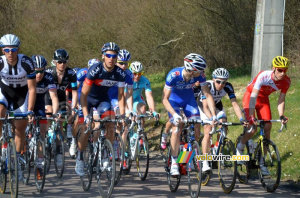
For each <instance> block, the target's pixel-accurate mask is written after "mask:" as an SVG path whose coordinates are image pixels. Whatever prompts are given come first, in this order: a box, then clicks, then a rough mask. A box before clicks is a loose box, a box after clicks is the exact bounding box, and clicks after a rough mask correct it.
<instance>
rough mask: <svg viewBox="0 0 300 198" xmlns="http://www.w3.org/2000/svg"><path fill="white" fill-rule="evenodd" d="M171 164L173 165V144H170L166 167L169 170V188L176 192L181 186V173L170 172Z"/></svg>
mask: <svg viewBox="0 0 300 198" xmlns="http://www.w3.org/2000/svg"><path fill="white" fill-rule="evenodd" d="M171 165H172V157H171V144H169V148H168V154H167V161H166V166H165V169H166V172H167V179H168V185H169V188H170V190H171V192H176V191H177V189H178V187H179V184H180V179H181V175H180V174H179V175H178V176H172V175H171V173H170V171H171Z"/></svg>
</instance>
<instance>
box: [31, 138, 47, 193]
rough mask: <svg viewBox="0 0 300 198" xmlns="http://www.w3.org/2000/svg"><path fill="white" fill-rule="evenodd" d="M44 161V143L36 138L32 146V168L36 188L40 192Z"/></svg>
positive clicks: (43, 175) (44, 173)
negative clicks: (33, 146)
mask: <svg viewBox="0 0 300 198" xmlns="http://www.w3.org/2000/svg"><path fill="white" fill-rule="evenodd" d="M39 149H40V151H39ZM40 152H41V153H40ZM39 154H40V155H39ZM39 156H42V157H39ZM46 163H47V162H46V151H45V143H44V141H43V140H42V139H41V138H38V139H37V142H36V145H35V148H34V169H33V170H34V178H35V185H36V189H37V190H38V192H40V193H41V192H42V191H43V189H44V185H45V178H46V168H47V167H46Z"/></svg>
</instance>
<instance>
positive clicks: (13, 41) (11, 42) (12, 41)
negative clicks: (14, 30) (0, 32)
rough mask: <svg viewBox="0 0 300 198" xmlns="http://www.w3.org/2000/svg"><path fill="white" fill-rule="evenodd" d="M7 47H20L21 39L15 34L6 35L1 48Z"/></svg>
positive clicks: (0, 44) (0, 45)
mask: <svg viewBox="0 0 300 198" xmlns="http://www.w3.org/2000/svg"><path fill="white" fill-rule="evenodd" d="M5 46H15V47H19V46H20V39H19V38H18V37H17V36H16V35H14V34H5V35H4V36H2V37H1V39H0V47H5Z"/></svg>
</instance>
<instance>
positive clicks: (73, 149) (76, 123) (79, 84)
mask: <svg viewBox="0 0 300 198" xmlns="http://www.w3.org/2000/svg"><path fill="white" fill-rule="evenodd" d="M99 62H100V61H99V60H98V59H95V58H93V59H90V60H89V61H88V68H90V67H91V66H92V65H94V64H97V63H99ZM88 68H82V69H79V70H77V72H76V77H77V88H78V90H77V91H78V105H77V106H78V107H77V108H78V116H77V117H76V119H75V121H74V124H73V130H72V142H71V146H70V155H71V156H75V155H76V138H75V137H76V136H77V128H78V126H79V125H80V124H83V121H84V120H83V112H82V108H81V103H80V95H81V89H82V85H83V82H84V80H85V77H86V75H87V73H88Z"/></svg>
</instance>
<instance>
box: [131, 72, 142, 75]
mask: <svg viewBox="0 0 300 198" xmlns="http://www.w3.org/2000/svg"><path fill="white" fill-rule="evenodd" d="M133 75H135V76H141V75H142V72H140V73H133Z"/></svg>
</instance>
